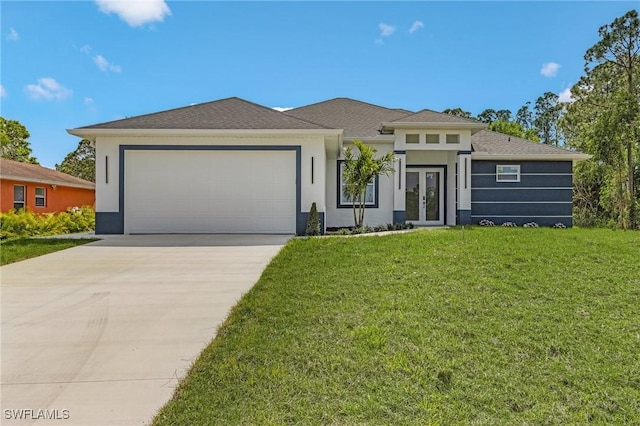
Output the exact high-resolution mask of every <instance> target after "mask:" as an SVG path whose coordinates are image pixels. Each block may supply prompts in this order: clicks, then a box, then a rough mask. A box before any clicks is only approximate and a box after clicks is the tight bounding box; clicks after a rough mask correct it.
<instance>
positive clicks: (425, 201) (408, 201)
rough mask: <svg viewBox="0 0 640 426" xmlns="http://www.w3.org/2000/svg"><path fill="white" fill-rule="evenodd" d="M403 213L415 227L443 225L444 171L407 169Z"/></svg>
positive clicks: (431, 168) (430, 168)
mask: <svg viewBox="0 0 640 426" xmlns="http://www.w3.org/2000/svg"><path fill="white" fill-rule="evenodd" d="M406 176H407V177H406V184H407V190H406V191H407V192H406V198H405V212H406V218H407V222H412V223H414V224H416V225H426V226H436V225H444V169H443V168H433V167H429V168H426V167H425V168H407V175H406Z"/></svg>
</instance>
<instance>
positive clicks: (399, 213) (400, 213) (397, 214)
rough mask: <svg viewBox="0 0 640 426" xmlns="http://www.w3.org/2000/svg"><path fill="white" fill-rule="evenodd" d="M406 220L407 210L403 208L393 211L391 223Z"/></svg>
mask: <svg viewBox="0 0 640 426" xmlns="http://www.w3.org/2000/svg"><path fill="white" fill-rule="evenodd" d="M406 221H407V212H406V211H404V210H394V211H393V223H405V222H406Z"/></svg>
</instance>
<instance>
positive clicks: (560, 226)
mask: <svg viewBox="0 0 640 426" xmlns="http://www.w3.org/2000/svg"><path fill="white" fill-rule="evenodd" d="M553 227H554V228H556V229H565V228H566V227H567V226H566V225H565V224H564V223H562V222H558V223H554V224H553Z"/></svg>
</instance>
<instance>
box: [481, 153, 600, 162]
mask: <svg viewBox="0 0 640 426" xmlns="http://www.w3.org/2000/svg"><path fill="white" fill-rule="evenodd" d="M591 157H592V156H591V155H589V154H583V153H581V152H567V153H566V154H491V153H488V152H472V153H471V159H472V160H507V161H511V160H513V161H527V160H530V161H540V160H544V161H569V160H571V161H574V162H578V161H584V160H589V159H590V158H591Z"/></svg>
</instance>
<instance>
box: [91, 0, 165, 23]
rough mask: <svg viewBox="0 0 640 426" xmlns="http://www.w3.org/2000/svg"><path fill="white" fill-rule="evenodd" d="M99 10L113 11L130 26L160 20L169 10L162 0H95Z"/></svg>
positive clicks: (103, 11)
mask: <svg viewBox="0 0 640 426" xmlns="http://www.w3.org/2000/svg"><path fill="white" fill-rule="evenodd" d="M95 3H96V4H97V5H98V9H100V12H102V13H106V14H108V15H109V14H112V13H115V14H116V15H118V16H119V17H120V19H122V20H123V21H125V22H126V23H127V24H129V26H131V27H139V26H142V25H144V24H147V23H150V22H162V21H164V18H165V16H169V15H171V10H170V9H169V6H167V3H165V1H164V0H135V1H130V0H95Z"/></svg>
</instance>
